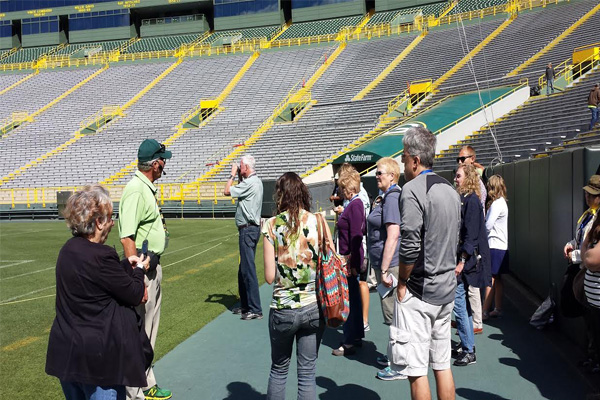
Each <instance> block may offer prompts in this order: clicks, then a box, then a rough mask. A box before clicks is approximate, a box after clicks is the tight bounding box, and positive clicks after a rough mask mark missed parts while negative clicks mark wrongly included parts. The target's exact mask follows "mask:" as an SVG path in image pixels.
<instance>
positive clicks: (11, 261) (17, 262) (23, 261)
mask: <svg viewBox="0 0 600 400" xmlns="http://www.w3.org/2000/svg"><path fill="white" fill-rule="evenodd" d="M34 261H35V260H0V263H12V264H8V265H3V266H1V267H0V269H4V268H8V267H14V266H15V265H23V264H28V263H30V262H34Z"/></svg>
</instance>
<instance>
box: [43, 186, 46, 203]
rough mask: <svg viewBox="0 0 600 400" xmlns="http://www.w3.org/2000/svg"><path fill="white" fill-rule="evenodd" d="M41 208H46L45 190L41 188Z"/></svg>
mask: <svg viewBox="0 0 600 400" xmlns="http://www.w3.org/2000/svg"><path fill="white" fill-rule="evenodd" d="M42 207H44V208H46V189H45V188H42Z"/></svg>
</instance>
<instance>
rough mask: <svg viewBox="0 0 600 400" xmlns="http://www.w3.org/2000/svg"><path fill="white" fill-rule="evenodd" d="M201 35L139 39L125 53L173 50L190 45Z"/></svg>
mask: <svg viewBox="0 0 600 400" xmlns="http://www.w3.org/2000/svg"><path fill="white" fill-rule="evenodd" d="M200 36H201V35H198V34H191V35H173V36H156V37H146V38H141V39H140V40H138V41H137V42H135V43H133V44H132V45H131V46H129V47H128V48H127V49H126V50H125V52H126V53H141V52H144V51H160V50H175V49H177V48H179V47H180V46H181V45H182V44H185V43H191V42H193V41H194V40H196V39H198V37H200Z"/></svg>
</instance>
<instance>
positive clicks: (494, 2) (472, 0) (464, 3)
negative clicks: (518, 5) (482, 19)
mask: <svg viewBox="0 0 600 400" xmlns="http://www.w3.org/2000/svg"><path fill="white" fill-rule="evenodd" d="M507 2H508V0H460V1H459V2H458V4H457V5H456V6H455V7H454V8H453V9H452V10H451V11H450V12H449V14H450V15H452V14H460V13H463V12H468V11H475V10H481V9H482V8H487V7H493V6H499V5H502V4H505V3H507Z"/></svg>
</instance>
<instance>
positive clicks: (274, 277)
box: [232, 128, 508, 399]
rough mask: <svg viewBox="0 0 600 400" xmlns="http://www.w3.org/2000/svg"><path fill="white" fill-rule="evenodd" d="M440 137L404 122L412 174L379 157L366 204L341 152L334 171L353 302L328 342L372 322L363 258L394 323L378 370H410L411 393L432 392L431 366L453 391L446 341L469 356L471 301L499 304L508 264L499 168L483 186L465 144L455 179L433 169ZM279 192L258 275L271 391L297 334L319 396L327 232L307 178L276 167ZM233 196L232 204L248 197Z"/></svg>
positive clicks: (489, 310) (278, 386)
mask: <svg viewBox="0 0 600 400" xmlns="http://www.w3.org/2000/svg"><path fill="white" fill-rule="evenodd" d="M435 142H436V139H435V136H434V135H433V134H431V132H429V131H428V130H426V129H424V128H412V129H410V130H409V132H407V133H406V135H405V136H404V139H403V144H404V154H403V156H402V162H403V164H404V174H405V177H406V180H407V181H408V182H407V184H406V185H405V186H404V188H402V189H400V187H399V186H398V180H399V178H400V165H399V164H398V163H397V161H396V160H394V159H392V158H382V159H380V160H379V161H378V162H377V169H376V172H375V176H376V180H377V186H378V190H379V194H378V196H377V197H376V198H375V200H374V201H373V202H372V204H369V201H368V200H367V199H368V197H367V196H365V194H366V192H364V188H363V186H362V185H361V182H360V180H361V178H360V175H359V173H358V172H357V171H356V169H354V167H352V166H351V165H349V164H344V165H342V167H341V168H340V169H339V171H338V174H337V179H336V183H337V185H338V189H337V191H336V197H337V198H335V199H334V200H338V199H339V200H340V203H339V204H338V205H336V206H335V211H336V213H337V214H338V216H337V218H336V224H335V232H336V235H335V236H336V237H337V251H338V252H339V254H340V255H341V257H342V258H343V259H344V261H345V262H346V265H347V270H348V277H347V279H348V291H349V303H350V312H349V315H348V319H347V321H346V322H345V323H344V325H343V341H342V343H341V344H340V346H339V347H338V348H334V349H333V351H332V354H333V355H334V356H347V355H351V354H354V353H356V352H357V351H359V349H360V347H362V340H363V338H364V336H365V330H366V328H367V327H368V322H367V321H366V319H365V318H364V313H363V298H364V297H363V296H362V295H361V286H360V283H361V281H362V282H364V281H366V277H367V268H365V266H366V265H368V264H370V266H371V268H372V269H373V270H374V271H375V276H376V282H377V285H378V286H379V287H380V288H381V293H382V294H384V295H385V296H380V297H381V310H382V314H383V320H384V323H385V324H387V325H389V331H390V340H389V343H388V346H387V351H386V355H385V356H382V357H379V358H378V359H377V362H378V363H379V364H381V365H382V366H384V367H385V368H384V369H382V370H381V371H378V373H377V377H378V378H379V379H382V380H397V379H409V380H410V382H411V390H412V393H413V395H414V396H415V397H419V394H425V393H428V392H429V386H428V383H427V380H426V375H427V370H428V368H429V367H431V368H433V370H434V371H435V376H436V380H437V382H438V394H439V395H440V398H454V383H453V379H452V373H451V370H450V361H451V352H452V350H453V352H454V356H455V358H456V360H455V362H454V365H456V366H466V365H469V364H473V363H474V362H475V361H476V358H475V343H474V337H473V335H474V333H477V328H474V326H473V314H475V311H474V308H475V307H478V308H479V309H478V314H479V315H480V316H482V317H480V318H483V319H485V318H489V317H498V316H501V315H502V301H501V298H502V284H501V282H502V281H501V278H500V277H501V274H502V273H504V272H506V271H507V268H508V251H507V250H508V238H507V232H508V229H507V222H508V208H507V206H506V204H507V202H506V187H505V185H504V181H503V179H502V177H500V176H499V175H494V176H492V177H490V179H489V180H488V187H487V193H489V196H486V194H485V192H486V188H485V185H484V184H483V183H482V181H481V175H480V172H481V168H480V166H479V168H478V164H476V163H475V152H474V150H473V149H472V148H470V147H465V148H464V149H463V150H461V154H459V158H458V163H459V165H458V169H457V172H456V177H455V184H456V188H454V187H453V186H452V185H451V184H450V183H449V182H448V181H446V180H445V179H443V178H441V177H439V176H438V175H436V174H435V173H433V171H432V170H431V167H432V165H433V158H434V155H435ZM232 175H233V174H232ZM361 192H363V193H361ZM274 197H275V203H276V206H277V211H276V215H275V216H274V217H272V218H270V219H268V220H266V221H265V222H264V224H263V227H262V234H263V236H264V241H263V243H264V265H265V280H266V281H267V282H268V283H271V284H273V285H274V288H273V298H272V301H271V306H270V309H271V310H270V313H269V334H270V339H271V357H272V363H271V372H270V377H269V385H268V393H267V398H269V399H283V398H284V397H285V382H286V378H287V373H288V370H289V365H290V360H291V354H292V350H293V347H294V342H296V346H297V351H296V353H297V363H298V366H297V370H298V398H299V399H314V398H315V397H316V383H315V370H316V361H317V355H318V350H319V344H320V341H321V338H322V335H323V331H324V326H325V325H324V324H325V323H324V320H323V318H322V316H320V315H319V308H318V307H317V305H318V300H317V293H316V277H317V269H318V267H319V265H318V263H319V252H320V246H321V245H322V244H323V243H324V242H323V240H321V237H322V235H325V237H327V238H328V239H329V241H330V242H331V240H332V234H331V232H330V229H329V227H328V226H327V224H324V223H323V222H322V221H323V218H322V217H321V216H320V215H319V214H313V213H311V212H310V194H309V191H308V188H307V187H306V185H304V183H303V182H302V180H301V178H300V177H299V176H298V175H297V174H295V173H292V172H288V173H285V174H284V175H282V176H281V177H280V178H279V179H278V180H277V183H276V190H275V196H274ZM239 200H240V202H239V205H238V210H240V209H242V207H243V201H244V199H243V197H242V198H241V199H239ZM242 212H247V209H246V210H245V211H242ZM238 227H239V225H238ZM453 231H454V232H455V234H452V232H453ZM365 244H366V246H365ZM365 247H366V248H365ZM365 259H367V260H368V262H365ZM492 277H493V278H494V282H493V283H492ZM470 287H474V288H476V290H475V291H473V292H474V293H477V295H476V296H475V297H478V299H479V301H478V302H476V301H473V302H472V301H470V299H469V296H468V293H469V292H470V290H469V288H470ZM480 289H485V292H484V293H481V291H480ZM240 293H242V290H240ZM482 294H483V295H485V302H484V303H483V306H482V301H481V295H482ZM367 297H368V296H367ZM474 303H475V304H474ZM242 304H244V300H242ZM494 305H495V307H494ZM242 311H243V310H242ZM452 311H454V314H455V316H456V327H457V332H458V335H459V338H460V343H459V346H457V348H455V349H451V341H450V330H451V328H450V325H451V318H450V316H451V313H452ZM261 316H262V314H261ZM479 329H480V331H479V332H481V328H479ZM428 360H429V361H428Z"/></svg>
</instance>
